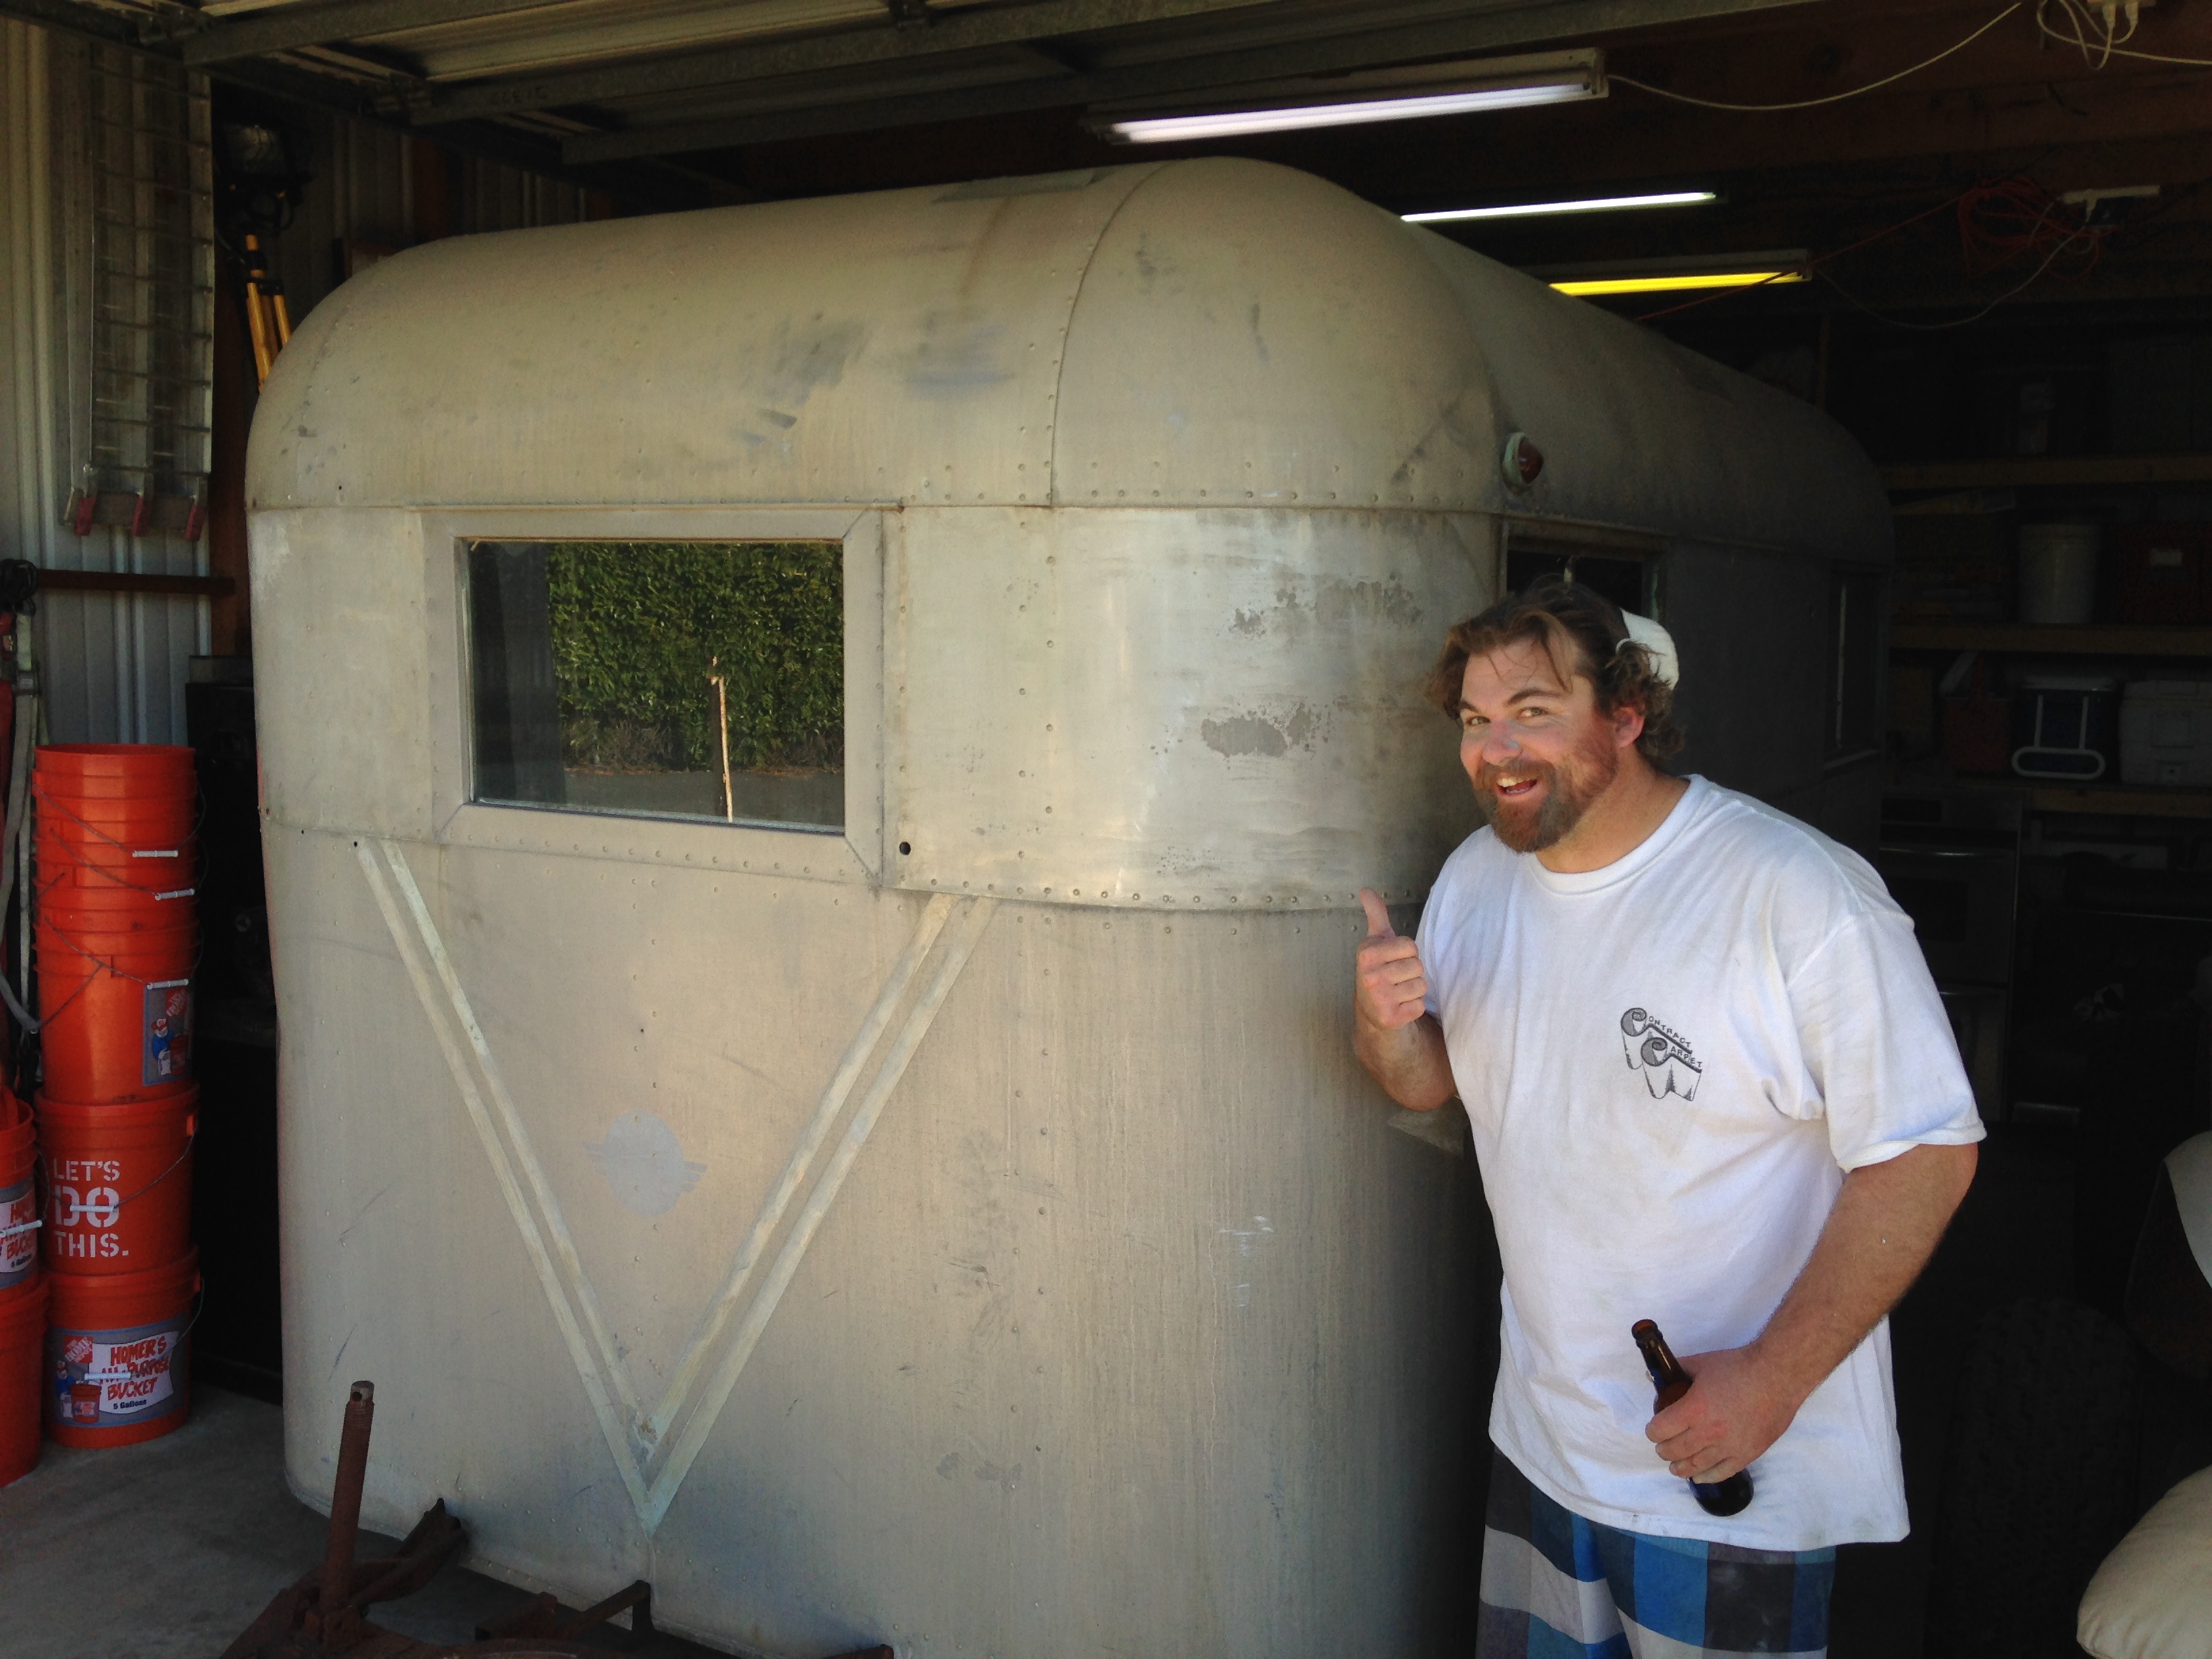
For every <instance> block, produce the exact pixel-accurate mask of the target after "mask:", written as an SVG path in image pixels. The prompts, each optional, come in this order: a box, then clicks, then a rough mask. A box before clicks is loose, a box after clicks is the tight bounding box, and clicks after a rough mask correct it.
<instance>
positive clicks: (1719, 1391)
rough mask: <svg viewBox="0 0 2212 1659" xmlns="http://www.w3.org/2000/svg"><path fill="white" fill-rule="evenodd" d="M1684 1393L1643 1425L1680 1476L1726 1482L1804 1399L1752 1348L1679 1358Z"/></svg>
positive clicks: (1776, 1436) (1772, 1438)
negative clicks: (1687, 1381) (1687, 1379)
mask: <svg viewBox="0 0 2212 1659" xmlns="http://www.w3.org/2000/svg"><path fill="white" fill-rule="evenodd" d="M1682 1369H1683V1370H1686V1371H1687V1372H1689V1374H1690V1376H1691V1377H1692V1383H1691V1385H1690V1391H1689V1393H1687V1394H1686V1395H1683V1396H1682V1397H1681V1398H1680V1400H1677V1401H1675V1402H1674V1404H1673V1405H1671V1406H1669V1407H1667V1409H1666V1410H1665V1411H1663V1412H1661V1413H1659V1414H1658V1415H1657V1416H1656V1417H1655V1418H1653V1419H1651V1420H1650V1422H1649V1423H1647V1424H1645V1425H1644V1434H1645V1435H1646V1436H1647V1437H1649V1438H1650V1440H1651V1442H1652V1443H1654V1444H1655V1445H1656V1446H1657V1447H1658V1449H1659V1455H1660V1456H1662V1457H1663V1458H1665V1459H1666V1460H1667V1467H1668V1468H1670V1469H1672V1470H1673V1471H1674V1473H1675V1474H1679V1475H1680V1476H1681V1477H1682V1478H1683V1479H1684V1480H1703V1481H1707V1482H1711V1481H1717V1480H1727V1479H1728V1478H1729V1476H1730V1475H1732V1474H1735V1472H1736V1471H1737V1470H1738V1469H1741V1468H1749V1467H1750V1465H1751V1463H1752V1462H1753V1460H1754V1459H1756V1458H1757V1457H1758V1456H1759V1455H1760V1454H1761V1453H1762V1452H1764V1451H1765V1449H1767V1448H1768V1447H1769V1446H1771V1445H1772V1444H1773V1443H1775V1442H1776V1441H1777V1440H1779V1439H1780V1438H1781V1437H1782V1431H1784V1429H1786V1428H1788V1427H1789V1426H1790V1419H1792V1418H1794V1417H1796V1415H1797V1407H1799V1406H1801V1405H1802V1404H1803V1403H1804V1401H1803V1397H1802V1395H1798V1394H1797V1393H1796V1391H1795V1390H1793V1389H1790V1388H1789V1387H1788V1386H1787V1385H1786V1384H1785V1383H1783V1382H1782V1380H1781V1379H1779V1378H1778V1377H1776V1376H1773V1375H1772V1374H1771V1370H1770V1368H1769V1367H1768V1366H1767V1365H1765V1364H1762V1363H1761V1360H1760V1357H1759V1352H1758V1351H1757V1350H1756V1349H1755V1348H1717V1349H1715V1350H1714V1351H1713V1352H1711V1353H1693V1354H1687V1355H1685V1356H1684V1357H1683V1359H1682Z"/></svg>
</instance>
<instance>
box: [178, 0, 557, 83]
mask: <svg viewBox="0 0 2212 1659" xmlns="http://www.w3.org/2000/svg"><path fill="white" fill-rule="evenodd" d="M545 4H546V0H305V3H301V4H298V5H290V6H271V7H270V8H269V9H267V10H265V11H258V12H249V13H248V14H246V15H245V16H243V17H241V18H239V19H238V20H237V21H234V22H233V21H216V20H213V19H210V21H209V22H208V23H207V25H206V26H205V27H203V28H201V29H199V30H197V31H196V32H195V33H191V34H189V35H187V36H185V39H184V40H183V41H182V43H181V46H182V52H181V54H180V55H181V56H182V57H183V58H184V60H185V63H187V64H191V65H193V66H194V67H195V68H204V67H206V66H207V65H209V64H226V63H232V62H235V61H236V60H237V59H239V58H259V57H264V56H265V55H267V54H268V53H270V52H296V51H298V50H299V49H300V48H301V47H302V46H331V45H332V44H334V43H336V42H337V41H340V40H367V39H368V38H370V37H371V36H374V35H379V34H398V33H401V32H402V31H404V30H407V29H420V28H429V27H433V26H434V25H436V24H441V23H459V22H465V21H468V20H469V19H470V18H472V17H496V16H499V15H501V14H502V13H506V12H513V11H535V10H538V9H541V8H543V7H544V5H545Z"/></svg>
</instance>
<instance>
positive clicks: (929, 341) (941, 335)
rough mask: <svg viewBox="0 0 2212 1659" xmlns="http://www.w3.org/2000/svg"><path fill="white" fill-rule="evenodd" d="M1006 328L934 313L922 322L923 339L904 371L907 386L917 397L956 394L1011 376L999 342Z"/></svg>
mask: <svg viewBox="0 0 2212 1659" xmlns="http://www.w3.org/2000/svg"><path fill="white" fill-rule="evenodd" d="M1005 335H1006V330H1005V329H1004V328H1002V327H1001V326H1000V325H998V324H997V323H984V322H976V321H974V320H971V319H958V318H955V317H951V316H947V315H945V314H943V313H933V314H932V315H931V316H929V317H928V318H927V319H924V320H923V323H922V342H921V344H920V345H919V346H917V347H916V348H915V353H914V358H913V362H912V366H911V367H910V368H908V371H907V377H906V383H907V389H908V391H910V392H914V393H915V395H916V396H917V397H922V398H957V397H964V396H966V395H967V394H968V393H969V392H977V391H980V390H981V389H982V388H983V387H985V386H997V385H999V384H1000V383H1001V382H1003V381H1006V380H1012V379H1013V378H1014V371H1013V368H1012V365H1011V364H1010V363H1009V362H1007V361H1006V355H1005V353H1004V352H1003V351H1002V350H1001V349H1000V345H1001V342H1002V340H1003V339H1004V337H1005Z"/></svg>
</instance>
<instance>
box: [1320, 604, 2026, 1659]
mask: <svg viewBox="0 0 2212 1659" xmlns="http://www.w3.org/2000/svg"><path fill="white" fill-rule="evenodd" d="M1675 674H1676V670H1675V665H1674V648H1673V645H1672V643H1671V641H1668V638H1667V635H1666V634H1665V631H1664V630H1663V629H1660V628H1659V627H1658V626H1657V625H1656V623H1651V622H1650V621H1648V620H1647V619H1645V618H1643V617H1624V616H1623V614H1622V613H1621V612H1620V611H1618V610H1616V609H1615V608H1614V606H1613V605H1611V604H1610V603H1609V602H1608V601H1607V600H1606V599H1602V598H1601V597H1600V596H1599V595H1597V594H1596V593H1595V592H1591V591H1590V590H1589V589H1587V588H1585V587H1582V586H1577V585H1576V584H1573V583H1571V582H1565V581H1559V580H1552V581H1548V582H1546V583H1543V584H1541V585H1539V586H1535V587H1533V588H1531V589H1530V590H1529V591H1528V592H1525V593H1523V594H1522V595H1519V596H1516V597H1514V598H1510V599H1506V600H1504V601H1503V602H1501V603H1500V604H1498V605H1495V606H1493V607H1492V608H1491V609H1490V610H1488V611H1485V612H1483V613H1482V614H1481V615H1480V616H1478V617H1474V618H1472V619H1471V620H1469V621H1468V622H1464V623H1461V624H1459V625H1458V626H1457V627H1455V628H1454V629H1452V630H1451V633H1450V635H1449V638H1448V640H1447V641H1446V643H1445V646H1444V649H1443V654H1442V656H1441V657H1440V658H1439V659H1438V661H1437V666H1436V669H1435V671H1434V672H1433V674H1432V676H1431V685H1430V692H1431V697H1432V698H1433V700H1435V701H1436V702H1437V703H1438V704H1439V705H1440V706H1441V707H1442V708H1443V709H1444V710H1445V712H1446V713H1447V714H1450V715H1452V716H1453V717H1454V718H1455V719H1456V720H1458V721H1459V723H1460V763H1461V764H1462V767H1464V768H1465V769H1466V771H1467V774H1468V778H1469V780H1470V781H1472V782H1473V784H1474V795H1475V800H1476V803H1477V805H1479V806H1480V809H1481V812H1482V816H1483V817H1484V818H1485V819H1486V828H1484V829H1480V830H1477V831H1476V832H1475V834H1474V835H1473V836H1469V837H1468V840H1467V841H1466V842H1464V843H1462V845H1461V847H1460V848H1458V850H1457V851H1455V853H1453V854H1452V855H1451V857H1450V858H1449V859H1448V860H1446V861H1445V864H1444V866H1443V872H1441V873H1440V874H1439V875H1438V877H1437V882H1436V885H1435V888H1434V890H1432V891H1431V894H1430V896H1429V900H1428V903H1427V905H1426V907H1425V910H1424V912H1423V915H1422V917H1421V923H1420V930H1419V936H1418V939H1403V938H1401V937H1399V936H1398V935H1397V934H1396V933H1394V932H1393V931H1392V929H1391V926H1390V921H1389V915H1388V913H1387V912H1386V911H1385V909H1384V908H1383V903H1382V901H1381V900H1380V899H1379V898H1377V897H1376V896H1375V895H1374V894H1373V893H1372V892H1363V893H1362V894H1361V895H1360V898H1361V902H1362V903H1363V905H1364V907H1365V908H1366V911H1367V916H1368V926H1369V937H1368V938H1367V939H1366V940H1365V941H1364V943H1363V944H1362V945H1360V947H1359V952H1358V968H1357V991H1356V994H1355V999H1354V1019H1355V1037H1354V1042H1355V1047H1356V1048H1357V1050H1358V1055H1359V1058H1360V1060H1361V1061H1362V1062H1363V1063H1364V1065H1365V1066H1366V1067H1367V1069H1368V1070H1369V1071H1370V1073H1373V1074H1374V1076H1375V1077H1376V1079H1377V1080H1378V1081H1379V1082H1380V1083H1381V1084H1382V1085H1383V1088H1384V1089H1385V1090H1386V1091H1388V1092H1389V1095H1390V1096H1391V1097H1392V1098H1393V1099H1395V1100H1396V1101H1398V1102H1399V1103H1401V1104H1403V1105H1406V1106H1409V1107H1412V1108H1413V1109H1416V1110H1422V1111H1425V1110H1430V1109H1435V1108H1437V1107H1439V1106H1442V1105H1443V1104H1444V1103H1446V1102H1447V1101H1449V1100H1451V1099H1452V1098H1453V1097H1458V1098H1459V1099H1460V1100H1461V1101H1462V1103H1464V1104H1465V1106H1466V1109H1467V1115H1468V1122H1469V1124H1470V1125H1471V1126H1472V1127H1473V1131H1474V1146H1475V1152H1476V1155H1477V1157H1478V1158H1479V1159H1480V1164H1481V1169H1482V1176H1483V1184H1484V1188H1485V1190H1486V1194H1487V1195H1488V1197H1489V1200H1490V1206H1491V1211H1492V1214H1493V1216H1494V1217H1495V1218H1496V1221H1497V1225H1498V1250H1499V1255H1500V1257H1501V1259H1502V1260H1503V1262H1504V1291H1503V1296H1502V1298H1501V1299H1502V1302H1503V1331H1502V1339H1501V1349H1502V1352H1501V1357H1500V1360H1499V1364H1498V1384H1497V1389H1496V1393H1495V1395H1494V1396H1493V1399H1492V1406H1491V1415H1490V1436H1491V1439H1492V1443H1493V1445H1494V1447H1495V1449H1496V1456H1495V1459H1494V1462H1493V1472H1492V1480H1491V1495H1490V1502H1489V1510H1488V1514H1487V1517H1486V1530H1485V1534H1484V1542H1483V1563H1482V1581H1481V1605H1480V1615H1479V1626H1480V1628H1479V1630H1478V1632H1477V1639H1476V1644H1475V1650H1476V1652H1477V1654H1478V1655H1479V1656H1480V1659H1504V1656H1509V1655H1510V1656H1512V1659H1522V1656H1534V1655H1539V1654H1541V1655H1546V1656H1550V1655H1557V1654H1562V1653H1565V1654H1587V1655H1589V1656H1591V1659H1598V1656H1607V1659H1612V1656H1618V1655H1620V1654H1623V1653H1624V1652H1625V1653H1628V1654H1632V1655H1635V1656H1637V1659H1656V1656H1660V1655H1665V1656H1668V1659H1678V1656H1691V1655H1699V1654H1703V1655H1711V1656H1719V1655H1726V1654H1739V1653H1742V1654H1753V1653H1756V1654H1790V1655H1817V1654H1820V1653H1824V1652H1825V1651H1826V1647H1827V1613H1828V1595H1829V1590H1830V1588H1831V1585H1832V1580H1833V1575H1834V1562H1835V1546H1837V1545H1838V1544H1841V1543H1846V1542H1851V1541H1888V1540H1894V1539H1898V1538H1902V1537H1903V1536H1904V1535H1905V1530H1906V1525H1907V1522H1906V1516H1905V1488H1904V1479H1903V1472H1902V1469H1901V1468H1900V1465H1899V1455H1898V1443H1897V1429H1896V1423H1895V1411H1894V1406H1893V1399H1892V1394H1891V1386H1890V1364H1889V1337H1888V1326H1887V1318H1886V1316H1887V1313H1888V1311H1889V1310H1890V1308H1891V1307H1892V1306H1893V1305H1894V1304H1896V1302H1897V1300H1898V1298H1899V1297H1901V1296H1902V1295H1903V1294H1904V1293H1905V1290H1906V1288H1907V1287H1908V1286H1909V1285H1911V1283H1912V1280H1913V1279H1914V1278H1915V1277H1916V1276H1917V1274H1918V1273H1919V1272H1920V1269H1921V1267H1923V1265H1924V1264H1925V1263H1926V1261H1927V1260H1928V1258H1929V1255H1930V1254H1931V1253H1932V1252H1933V1251H1934V1249H1935V1247H1936V1241H1937V1240H1938V1239H1939V1238H1940V1237H1942V1231H1943V1228H1944V1226H1945V1225H1947V1223H1948V1221H1949V1219H1950V1217H1951V1214H1952V1212H1953V1211H1954V1210H1955V1209H1956V1208H1957V1206H1958V1204H1959V1201H1960V1199H1961V1198H1963V1197H1964V1196H1965V1194H1966V1187H1967V1184H1968V1182H1970V1181H1971V1180H1972V1176H1973V1169H1974V1162H1975V1157H1976V1152H1975V1147H1974V1145H1973V1143H1974V1142H1976V1141H1978V1140H1979V1139H1981V1138H1982V1133H1983V1130H1982V1125H1981V1121H1980V1120H1979V1118H1978V1116H1977V1115H1976V1114H1975V1110H1974V1103H1973V1096H1972V1091H1971V1089H1970V1088H1969V1087H1968V1085H1967V1082H1966V1075H1965V1073H1964V1069H1963V1067H1962V1066H1961V1065H1960V1060H1959V1054H1958V1049H1957V1048H1956V1046H1955V1044H1954V1040H1953V1038H1952V1035H1951V1030H1950V1027H1949V1024H1948V1021H1947V1019H1946V1018H1945V1017H1944V1013H1943V1010H1942V1003H1941V1001H1940V1000H1939V999H1938V998H1937V996H1936V987H1935V985H1934V983H1933V982H1932V981H1930V979H1929V974H1928V969H1927V967H1926V965H1925V963H1923V959H1922V957H1921V954H1920V951H1919V950H1918V948H1917V945H1916V944H1915V942H1914V940H1913V937H1912V925H1911V921H1909V920H1908V919H1907V918H1906V917H1905V914H1904V912H1903V911H1902V910H1900V909H1899V908H1898V907H1897V905H1896V904H1895V903H1894V902H1893V901H1892V900H1891V898H1890V896H1889V895H1888V893H1887V890H1885V889H1884V888H1883V886H1882V884H1881V878H1880V877H1878V876H1877V875H1875V872H1874V871H1873V869H1872V868H1871V867H1869V866H1868V864H1867V863H1866V862H1865V860H1863V859H1861V858H1859V857H1858V856H1857V854H1854V853H1852V852H1850V851H1849V850H1848V849H1846V848H1844V847H1841V846H1839V845H1838V844H1837V843H1836V842H1832V841H1831V840H1829V839H1828V838H1827V837H1826V836H1822V835H1820V833H1818V832H1817V831H1815V830H1814V829H1809V828H1808V827H1807V826H1806V825H1804V824H1802V823H1798V822H1797V821H1796V820H1795V819H1793V818H1790V817H1786V816H1784V814H1783V813H1780V812H1778V811H1775V810H1773V809H1772V808H1771V807H1769V806H1766V805H1762V804H1761V803H1759V802H1758V801H1756V800H1753V799H1751V798H1750V797H1748V796H1746V795H1741V794H1738V793H1735V792H1734V791H1732V790H1728V789H1723V788H1721V787H1718V786H1717V785H1715V784H1713V783H1711V782H1709V781H1706V780H1705V779H1703V778H1698V777H1692V778H1688V779H1682V778H1676V777H1671V776H1669V775H1667V774H1666V773H1665V772H1663V771H1662V770H1661V769H1660V768H1659V766H1658V765H1657V764H1656V763H1657V762H1659V761H1661V760H1662V759H1663V758H1664V757H1666V756H1668V754H1670V753H1672V752H1673V751H1674V750H1675V749H1676V748H1678V747H1679V746H1680V735H1679V734H1678V733H1677V732H1676V731H1675V729H1674V723H1673V720H1672V718H1671V713H1672V704H1673V690H1674V678H1675ZM1644 1318H1650V1319H1655V1320H1656V1321H1657V1322H1658V1323H1659V1325H1660V1326H1661V1328H1662V1329H1663V1330H1664V1331H1665V1332H1666V1334H1668V1337H1669V1338H1671V1339H1672V1341H1673V1346H1674V1348H1675V1350H1676V1351H1677V1352H1680V1353H1681V1354H1682V1355H1683V1360H1682V1364H1683V1365H1684V1368H1685V1369H1686V1370H1688V1371H1689V1372H1690V1373H1691V1375H1692V1377H1693V1378H1694V1382H1693V1383H1692V1387H1691V1388H1690V1389H1689V1392H1688V1393H1687V1394H1686V1395H1683V1396H1682V1397H1681V1398H1680V1399H1679V1400H1678V1401H1675V1403H1674V1404H1673V1405H1671V1406H1669V1407H1667V1409H1665V1410H1663V1411H1661V1412H1659V1413H1657V1414H1656V1415H1654V1414H1653V1411H1652V1393H1653V1391H1652V1385H1651V1383H1650V1379H1649V1377H1648V1376H1646V1374H1645V1371H1644V1366H1643V1364H1642V1361H1641V1359H1640V1358H1639V1356H1638V1351H1637V1347H1636V1345H1635V1343H1634V1342H1633V1341H1632V1340H1631V1338H1630V1335H1629V1328H1630V1326H1631V1325H1632V1324H1633V1323H1634V1322H1636V1321H1638V1320H1639V1319H1644ZM1739 1470H1749V1471H1750V1472H1751V1474H1752V1477H1753V1486H1754V1491H1755V1495H1754V1496H1753V1499H1752V1501H1751V1503H1750V1504H1749V1505H1748V1506H1747V1507H1746V1508H1745V1509H1743V1510H1741V1511H1740V1512H1739V1513H1736V1514H1735V1515H1732V1516H1717V1515H1712V1514H1708V1513H1707V1512H1706V1511H1705V1509H1704V1508H1703V1507H1701V1505H1700V1504H1699V1502H1698V1501H1697V1498H1696V1494H1695V1493H1694V1492H1692V1488H1691V1486H1690V1484H1689V1483H1690V1482H1691V1481H1693V1480H1694V1481H1699V1482H1704V1483H1714V1484H1717V1483H1718V1482H1720V1481H1723V1480H1726V1479H1727V1478H1728V1477H1729V1476H1730V1475H1732V1474H1735V1473H1736V1472H1737V1471H1739Z"/></svg>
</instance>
